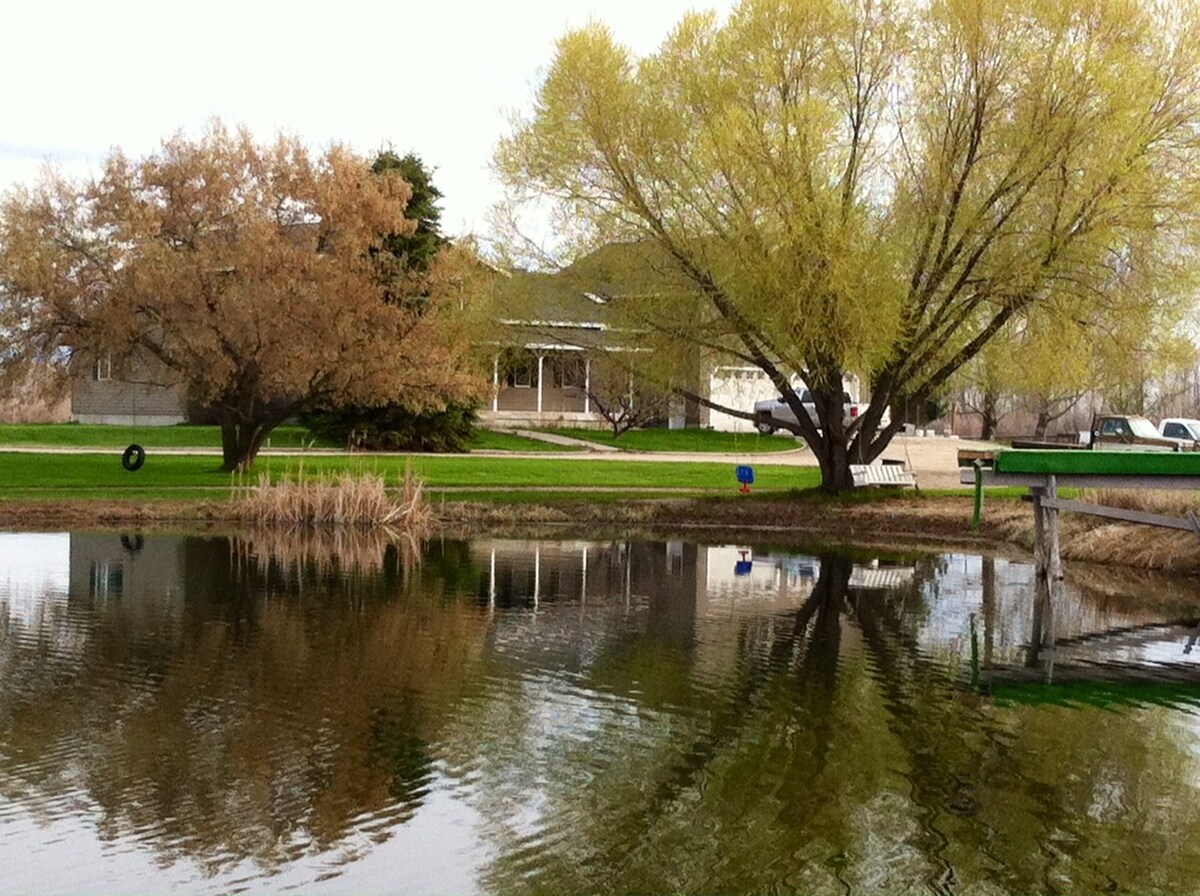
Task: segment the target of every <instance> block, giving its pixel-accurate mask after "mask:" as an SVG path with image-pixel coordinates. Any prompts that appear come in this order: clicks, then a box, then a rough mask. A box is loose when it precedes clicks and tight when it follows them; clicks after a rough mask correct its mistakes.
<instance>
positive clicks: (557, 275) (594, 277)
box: [495, 243, 670, 348]
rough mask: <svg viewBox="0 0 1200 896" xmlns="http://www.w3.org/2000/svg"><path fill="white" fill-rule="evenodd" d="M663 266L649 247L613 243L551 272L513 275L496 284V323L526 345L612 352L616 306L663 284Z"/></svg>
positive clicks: (665, 277) (617, 329) (615, 338)
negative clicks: (562, 346) (567, 346)
mask: <svg viewBox="0 0 1200 896" xmlns="http://www.w3.org/2000/svg"><path fill="white" fill-rule="evenodd" d="M656 256H657V259H658V260H657V263H656V261H655V258H656ZM662 262H663V257H662V256H661V254H660V250H657V249H656V247H654V246H652V245H650V244H647V243H613V244H609V245H606V246H602V247H600V248H599V249H597V250H595V251H594V252H591V253H589V254H588V255H585V256H583V257H582V258H580V259H578V260H577V261H575V262H574V263H573V264H571V265H570V266H568V267H566V268H563V269H562V270H560V271H556V272H554V273H545V272H534V271H520V270H517V271H513V272H512V276H511V277H505V278H503V280H502V282H500V283H498V284H497V303H496V307H497V312H496V315H495V320H496V322H497V323H498V324H500V325H501V326H503V327H504V328H505V330H506V331H507V333H509V334H511V338H512V341H515V342H520V343H522V344H526V345H529V344H532V343H534V342H540V344H547V345H548V344H552V343H563V344H566V345H570V346H574V347H580V348H591V347H607V348H615V347H617V345H619V343H620V341H621V340H620V338H619V336H618V335H617V334H619V332H620V329H621V324H620V321H619V315H618V314H617V313H615V310H616V309H615V306H616V305H617V304H618V303H619V302H620V299H621V297H622V296H628V295H633V294H638V293H641V294H644V293H645V292H648V291H660V290H662V289H663V288H664V287H666V286H668V285H669V282H670V280H669V274H668V273H666V272H667V271H668V267H667V265H665V264H663V263H662ZM506 341H508V340H506Z"/></svg>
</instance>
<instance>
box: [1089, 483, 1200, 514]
mask: <svg viewBox="0 0 1200 896" xmlns="http://www.w3.org/2000/svg"><path fill="white" fill-rule="evenodd" d="M1079 500H1081V501H1085V502H1087V503H1089V504H1102V505H1104V506H1105V507H1120V508H1122V509H1123V510H1140V511H1143V512H1144V513H1161V514H1164V515H1168V516H1186V515H1187V514H1188V513H1189V512H1190V513H1200V492H1192V491H1181V490H1178V489H1133V488H1096V489H1083V490H1081V491H1080V493H1079Z"/></svg>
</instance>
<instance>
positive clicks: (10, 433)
mask: <svg viewBox="0 0 1200 896" xmlns="http://www.w3.org/2000/svg"><path fill="white" fill-rule="evenodd" d="M133 443H137V444H138V445H141V446H142V447H144V448H147V449H151V448H220V447H221V430H220V429H219V428H218V427H216V426H193V425H191V424H186V423H181V424H179V425H177V426H109V425H106V424H99V423H95V424H93V423H9V424H4V425H0V450H3V447H4V446H9V445H11V446H14V447H43V446H45V447H54V448H122V449H123V448H124V447H125V446H126V445H130V444H133ZM269 447H272V448H308V447H333V448H340V447H341V446H340V445H337V444H334V443H331V442H325V441H322V440H320V439H317V438H316V437H315V436H314V435H313V434H312V433H311V432H309V431H308V429H307V428H306V427H303V426H280V427H278V428H276V429H275V430H273V431H272V432H271V436H270V442H269Z"/></svg>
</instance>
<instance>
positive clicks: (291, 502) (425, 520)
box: [230, 467, 431, 538]
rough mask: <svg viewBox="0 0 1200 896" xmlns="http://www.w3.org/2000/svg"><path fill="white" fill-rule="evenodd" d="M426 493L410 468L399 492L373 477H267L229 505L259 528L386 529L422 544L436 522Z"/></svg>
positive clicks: (242, 491)
mask: <svg viewBox="0 0 1200 896" xmlns="http://www.w3.org/2000/svg"><path fill="white" fill-rule="evenodd" d="M301 473H303V471H301ZM423 492H424V489H423V486H422V483H421V480H420V479H418V478H417V477H416V476H415V475H414V474H413V471H412V468H411V467H409V468H407V469H406V470H405V472H404V480H403V482H402V483H401V486H400V488H399V490H398V491H395V492H389V491H388V489H387V488H386V486H385V485H384V481H383V477H381V476H379V475H376V474H374V473H367V474H363V475H359V476H354V475H351V474H348V473H344V474H341V475H337V476H335V475H326V474H322V475H320V476H317V477H316V478H315V479H308V480H305V479H303V478H299V479H290V478H288V479H281V480H279V481H278V482H271V480H270V478H269V477H268V476H266V475H265V474H264V475H262V476H260V478H259V481H258V484H257V485H255V486H251V487H250V488H238V489H235V490H234V492H233V495H232V497H231V499H230V500H231V504H232V509H233V511H234V512H233V518H234V519H237V520H241V521H243V522H248V523H254V524H256V525H259V526H280V527H294V526H309V527H326V526H343V527H347V526H387V527H390V528H393V529H399V530H403V531H405V532H408V533H410V534H411V535H412V536H413V537H415V538H423V537H424V536H425V535H426V534H428V532H429V527H430V522H431V516H430V513H429V508H428V506H427V505H426V503H425V499H424V494H423Z"/></svg>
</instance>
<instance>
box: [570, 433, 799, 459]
mask: <svg viewBox="0 0 1200 896" xmlns="http://www.w3.org/2000/svg"><path fill="white" fill-rule="evenodd" d="M550 432H553V433H555V434H556V435H560V436H570V437H571V438H573V439H582V440H584V441H587V442H599V443H600V444H602V445H612V446H613V447H614V448H624V449H626V450H627V451H685V452H686V451H703V452H712V453H719V454H757V453H761V452H768V451H792V450H795V449H796V448H801V447H803V445H804V443H803V442H800V441H797V440H796V439H795V438H793V437H792V436H764V435H761V434H760V433H757V432H714V431H713V430H711V429H634V430H630V431H629V432H627V433H625V434H624V435H622V436H620V437H619V438H613V434H612V432H609V431H603V432H602V431H600V430H595V429H553V430H550Z"/></svg>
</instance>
